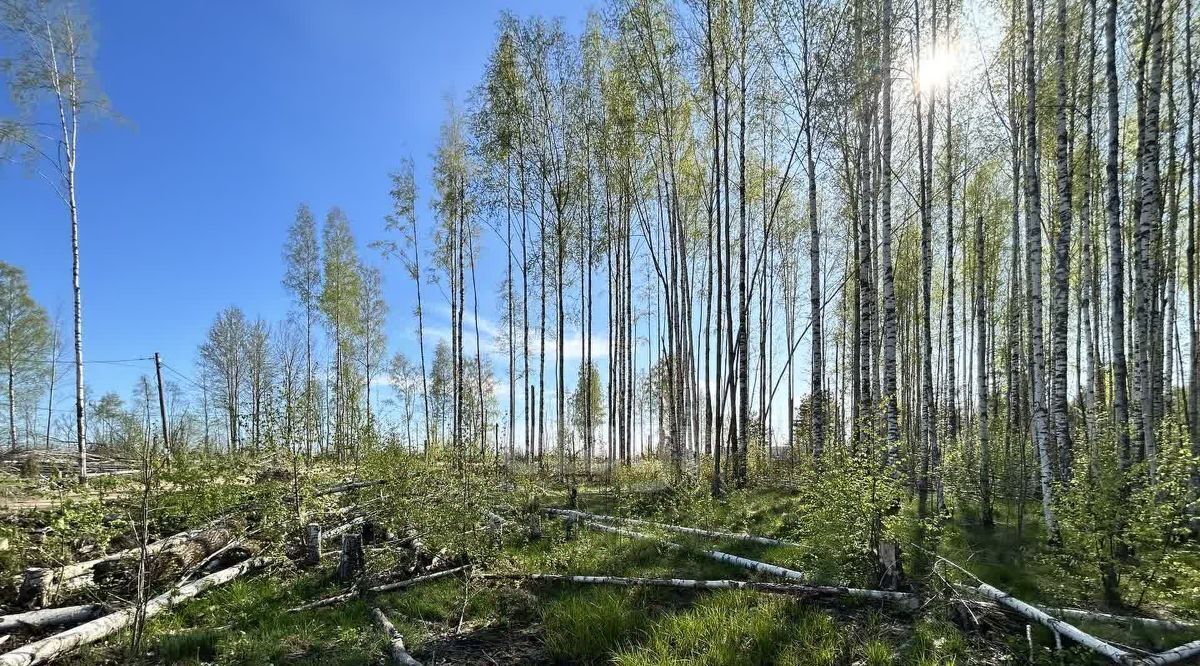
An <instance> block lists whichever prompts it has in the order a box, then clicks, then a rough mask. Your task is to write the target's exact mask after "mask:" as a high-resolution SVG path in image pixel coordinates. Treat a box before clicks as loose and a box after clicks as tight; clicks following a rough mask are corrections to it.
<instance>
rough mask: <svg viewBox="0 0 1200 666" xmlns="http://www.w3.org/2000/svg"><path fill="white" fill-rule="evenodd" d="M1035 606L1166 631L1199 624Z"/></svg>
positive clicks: (1075, 616) (1074, 616)
mask: <svg viewBox="0 0 1200 666" xmlns="http://www.w3.org/2000/svg"><path fill="white" fill-rule="evenodd" d="M971 589H974V588H971ZM1037 608H1038V610H1041V611H1042V612H1044V613H1047V614H1049V615H1054V616H1056V617H1060V618H1070V619H1072V620H1085V621H1088V622H1102V623H1105V624H1139V625H1142V626H1144V627H1153V628H1155V629H1163V630H1167V631H1186V630H1188V629H1195V628H1196V627H1198V626H1200V624H1197V623H1195V622H1183V621H1180V620H1162V619H1159V618H1156V617H1137V616H1134V615H1112V614H1109V613H1101V612H1099V611H1090V610H1084V609H1082V608H1052V607H1049V606H1038V607H1037Z"/></svg>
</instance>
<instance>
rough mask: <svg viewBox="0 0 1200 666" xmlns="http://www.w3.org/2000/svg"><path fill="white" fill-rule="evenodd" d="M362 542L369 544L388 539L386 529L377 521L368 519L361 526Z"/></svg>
mask: <svg viewBox="0 0 1200 666" xmlns="http://www.w3.org/2000/svg"><path fill="white" fill-rule="evenodd" d="M362 539H363V544H365V545H368V546H369V545H371V544H375V543H382V542H384V541H387V540H388V529H387V528H386V527H384V526H383V525H380V524H379V523H377V522H375V521H373V520H368V521H366V522H364V523H363V526H362Z"/></svg>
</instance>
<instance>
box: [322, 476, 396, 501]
mask: <svg viewBox="0 0 1200 666" xmlns="http://www.w3.org/2000/svg"><path fill="white" fill-rule="evenodd" d="M385 483H387V481H386V480H384V479H379V480H376V481H351V482H349V483H342V484H339V485H336V486H331V487H329V488H326V489H324V490H318V491H317V492H315V493H313V497H324V496H325V495H335V494H337V493H344V492H348V491H351V490H358V489H359V488H370V487H371V486H380V485H383V484H385Z"/></svg>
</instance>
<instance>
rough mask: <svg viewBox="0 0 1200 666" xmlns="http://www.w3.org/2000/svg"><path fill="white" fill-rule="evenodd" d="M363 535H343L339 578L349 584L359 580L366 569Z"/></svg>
mask: <svg viewBox="0 0 1200 666" xmlns="http://www.w3.org/2000/svg"><path fill="white" fill-rule="evenodd" d="M362 544H363V538H362V535H361V534H343V535H342V557H341V560H339V561H338V568H337V578H338V580H339V581H341V582H343V583H348V582H350V581H353V580H354V579H356V578H358V577H359V575H360V574H362V572H363V570H364V569H366V564H367V562H366V554H365V553H364V552H363V547H362Z"/></svg>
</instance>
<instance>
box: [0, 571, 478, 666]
mask: <svg viewBox="0 0 1200 666" xmlns="http://www.w3.org/2000/svg"><path fill="white" fill-rule="evenodd" d="M470 566H471V565H469V564H464V565H463V566H461V567H455V568H453V569H444V570H442V571H438V572H435V573H431V574H426V575H424V576H417V577H416V578H409V579H408V580H402V581H398V582H395V583H387V584H386V585H375V586H373V587H365V588H362V589H360V590H354V591H352V592H346V593H345V594H338V595H335V596H332V597H326V598H324V599H318V600H316V601H312V602H309V603H307V604H303V605H301V606H296V607H295V608H289V609H288V612H289V613H297V612H300V611H305V610H312V609H313V608H323V607H325V606H334V605H336V604H340V603H343V602H346V601H349V600H351V599H355V598H358V597H363V596H366V595H368V594H379V593H381V592H393V591H395V590H402V589H404V588H406V587H411V586H413V585H417V584H419V583H425V582H428V581H431V580H436V579H438V578H442V577H444V576H449V575H451V574H456V573H458V572H460V571H463V570H465V569H467V568H468V567H470ZM0 666H3V665H0Z"/></svg>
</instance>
